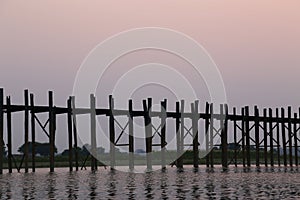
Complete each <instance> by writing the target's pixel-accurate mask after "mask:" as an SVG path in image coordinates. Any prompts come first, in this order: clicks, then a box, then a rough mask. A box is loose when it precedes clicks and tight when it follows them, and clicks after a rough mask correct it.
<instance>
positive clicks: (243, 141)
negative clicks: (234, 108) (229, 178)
mask: <svg viewBox="0 0 300 200" xmlns="http://www.w3.org/2000/svg"><path fill="white" fill-rule="evenodd" d="M241 123H242V156H243V167H246V161H245V160H246V159H245V158H246V151H245V108H242V122H241Z"/></svg>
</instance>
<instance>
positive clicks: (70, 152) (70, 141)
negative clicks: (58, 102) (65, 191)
mask: <svg viewBox="0 0 300 200" xmlns="http://www.w3.org/2000/svg"><path fill="white" fill-rule="evenodd" d="M67 106H68V114H67V120H68V140H69V170H70V171H73V152H74V151H73V141H72V135H73V133H72V99H71V97H69V99H68V101H67Z"/></svg>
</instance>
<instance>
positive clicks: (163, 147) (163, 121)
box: [160, 99, 167, 170]
mask: <svg viewBox="0 0 300 200" xmlns="http://www.w3.org/2000/svg"><path fill="white" fill-rule="evenodd" d="M160 105H161V114H162V115H161V137H160V148H161V167H162V169H163V170H164V169H166V144H167V142H166V123H167V121H166V119H167V99H165V100H164V101H162V102H161V104H160Z"/></svg>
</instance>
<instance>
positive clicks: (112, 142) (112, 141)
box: [109, 95, 116, 170]
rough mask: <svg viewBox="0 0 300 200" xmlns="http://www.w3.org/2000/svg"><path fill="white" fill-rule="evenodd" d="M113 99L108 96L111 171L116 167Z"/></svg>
mask: <svg viewBox="0 0 300 200" xmlns="http://www.w3.org/2000/svg"><path fill="white" fill-rule="evenodd" d="M114 107H115V105H114V99H113V97H112V95H110V96H109V110H110V116H109V140H110V169H111V170H113V169H114V168H115V166H116V147H115V145H116V144H115V142H116V141H115V137H116V136H115V134H116V133H115V119H114Z"/></svg>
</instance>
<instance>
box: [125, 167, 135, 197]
mask: <svg viewBox="0 0 300 200" xmlns="http://www.w3.org/2000/svg"><path fill="white" fill-rule="evenodd" d="M135 181H136V174H135V173H128V176H127V178H126V182H127V186H126V189H127V190H128V192H127V198H128V199H136V194H135V189H136V184H135Z"/></svg>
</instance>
